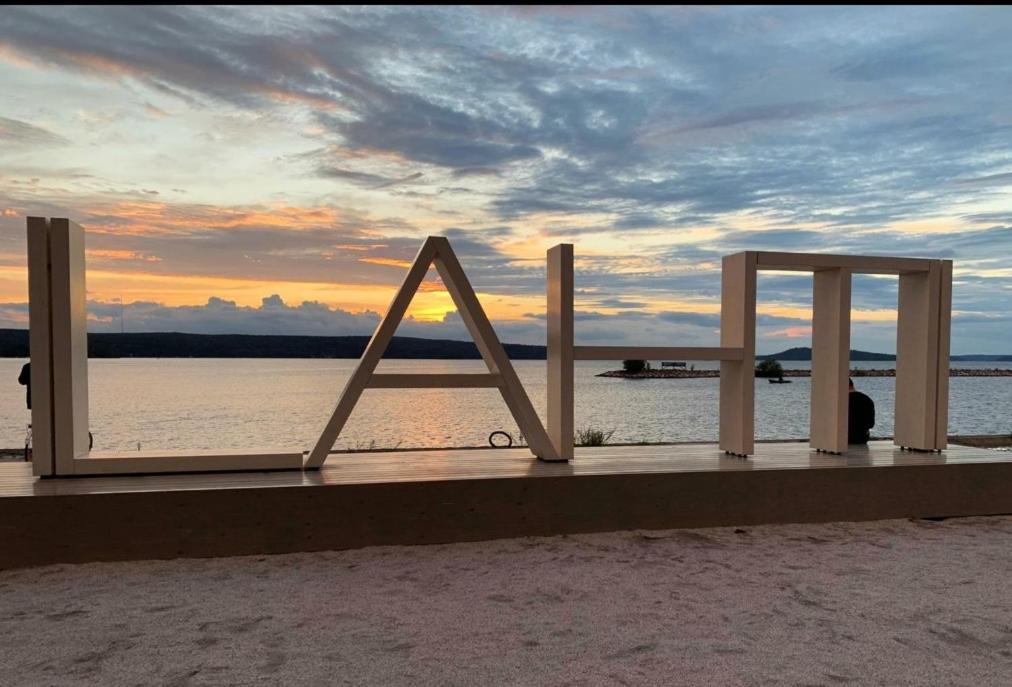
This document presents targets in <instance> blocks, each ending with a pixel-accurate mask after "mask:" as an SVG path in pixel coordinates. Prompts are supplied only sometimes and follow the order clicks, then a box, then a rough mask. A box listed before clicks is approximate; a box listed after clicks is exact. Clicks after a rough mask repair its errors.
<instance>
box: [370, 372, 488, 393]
mask: <svg viewBox="0 0 1012 687" xmlns="http://www.w3.org/2000/svg"><path fill="white" fill-rule="evenodd" d="M501 385H502V377H500V376H499V375H493V374H402V373H388V374H380V373H375V374H373V375H372V377H370V378H369V383H368V385H367V388H369V389H495V388H497V387H499V386H501Z"/></svg>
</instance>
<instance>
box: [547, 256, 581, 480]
mask: <svg viewBox="0 0 1012 687" xmlns="http://www.w3.org/2000/svg"><path fill="white" fill-rule="evenodd" d="M547 348H548V436H549V438H550V439H551V441H552V444H553V445H554V446H555V450H556V452H557V453H558V454H559V457H560V458H561V459H563V460H572V458H573V443H574V411H573V407H574V395H575V389H574V383H573V360H574V359H575V356H574V347H573V244H571V243H562V244H559V245H557V246H553V247H552V248H549V249H548V347H547Z"/></svg>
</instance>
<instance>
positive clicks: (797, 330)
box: [766, 326, 812, 339]
mask: <svg viewBox="0 0 1012 687" xmlns="http://www.w3.org/2000/svg"><path fill="white" fill-rule="evenodd" d="M811 335H812V328H811V327H802V326H797V327H787V328H786V329H778V330H777V331H775V332H769V333H768V334H767V335H766V336H771V337H783V338H787V339H801V338H808V337H810V336H811Z"/></svg>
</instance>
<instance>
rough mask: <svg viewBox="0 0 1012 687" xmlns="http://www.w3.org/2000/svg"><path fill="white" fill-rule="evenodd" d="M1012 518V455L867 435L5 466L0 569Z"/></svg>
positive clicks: (0, 490) (0, 480)
mask: <svg viewBox="0 0 1012 687" xmlns="http://www.w3.org/2000/svg"><path fill="white" fill-rule="evenodd" d="M1000 513H1012V453H1005V452H998V451H990V450H986V449H974V448H967V447H960V446H952V447H950V448H949V449H948V450H946V451H945V452H943V453H916V452H906V451H901V450H900V449H898V448H896V447H894V446H893V445H892V443H890V442H872V443H871V444H870V445H869V446H868V448H867V449H858V450H852V451H851V452H849V453H848V454H847V455H846V456H833V455H826V454H822V453H817V452H814V451H812V450H811V449H810V448H809V446H808V444H807V443H805V442H781V443H758V444H756V455H755V456H754V457H752V458H749V459H743V458H736V457H731V456H726V455H724V453H723V452H721V451H719V450H718V449H717V447H716V446H715V445H713V444H684V445H664V446H620V447H619V446H616V447H611V446H605V447H598V448H578V449H576V457H575V459H574V460H573V461H572V462H570V463H544V462H540V461H537V460H535V459H533V458H532V457H531V456H530V453H528V452H527V451H526V450H525V449H466V450H465V449H459V450H435V451H428V450H425V451H395V452H386V453H377V452H372V453H348V454H334V455H332V456H330V457H329V458H328V460H327V461H326V463H325V464H324V466H323V467H322V468H321V469H320V470H319V471H315V472H305V473H303V472H298V471H292V472H250V473H216V474H192V475H180V474H167V475H148V476H136V477H123V476H118V477H86V478H73V479H61V478H47V479H38V478H35V477H33V476H32V475H31V468H30V466H29V465H27V464H25V463H4V464H0V542H2V545H0V568H9V567H19V566H26V565H40V564H47V563H58V562H84V561H96V560H131V559H140V558H173V557H181V556H187V557H188V556H193V557H204V556H219V555H241V554H259V553H283V552H292V551H314V550H326V549H342V548H354V547H359V546H369V545H386V544H422V543H435V542H450V541H474V540H482V539H492V538H497V537H515V536H529V535H550V534H566V533H577V532H592V531H607V530H619V529H638V528H643V529H661V528H670V527H703V526H726V525H750V524H759V523H775V522H825V521H834V520H868V519H880V518H893V517H941V516H959V515H989V514H1000Z"/></svg>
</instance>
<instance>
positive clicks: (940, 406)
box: [935, 260, 952, 451]
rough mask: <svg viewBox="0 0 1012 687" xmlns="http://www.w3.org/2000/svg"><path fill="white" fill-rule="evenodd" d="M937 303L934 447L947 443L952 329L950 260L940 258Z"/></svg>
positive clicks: (939, 447)
mask: <svg viewBox="0 0 1012 687" xmlns="http://www.w3.org/2000/svg"><path fill="white" fill-rule="evenodd" d="M939 263H940V267H941V274H940V279H939V282H940V283H939V303H938V381H937V385H938V391H937V396H936V399H935V448H936V449H937V450H939V451H942V450H944V449H945V447H946V446H948V443H949V343H950V338H951V329H952V260H940V261H939Z"/></svg>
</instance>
